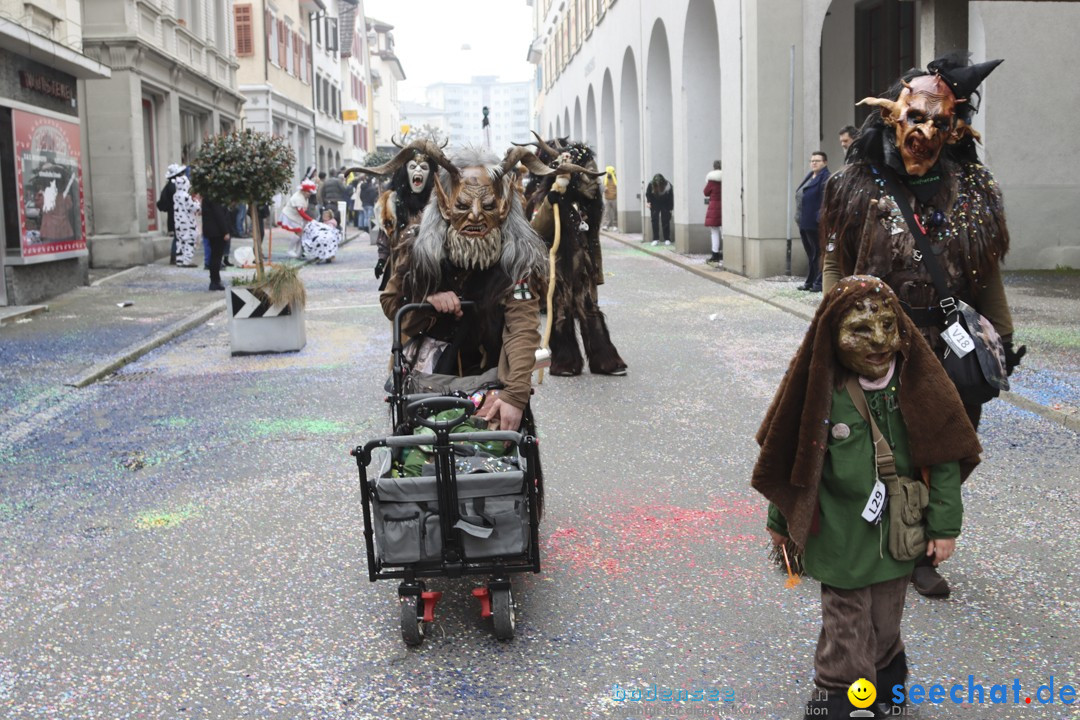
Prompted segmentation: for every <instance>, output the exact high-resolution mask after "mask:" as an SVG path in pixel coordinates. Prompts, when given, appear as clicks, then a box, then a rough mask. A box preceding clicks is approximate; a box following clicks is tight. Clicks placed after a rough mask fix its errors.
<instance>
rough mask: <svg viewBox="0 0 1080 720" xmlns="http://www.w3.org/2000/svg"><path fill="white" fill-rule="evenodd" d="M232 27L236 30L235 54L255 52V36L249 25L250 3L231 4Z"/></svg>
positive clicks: (240, 55) (242, 54) (245, 54)
mask: <svg viewBox="0 0 1080 720" xmlns="http://www.w3.org/2000/svg"><path fill="white" fill-rule="evenodd" d="M233 27H234V29H235V31H236V55H237V57H247V56H249V55H254V54H255V38H254V36H253V35H252V27H251V3H246V4H244V5H235V6H233Z"/></svg>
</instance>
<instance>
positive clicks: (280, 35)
mask: <svg viewBox="0 0 1080 720" xmlns="http://www.w3.org/2000/svg"><path fill="white" fill-rule="evenodd" d="M287 32H288V29H287V28H286V27H285V21H284V20H278V24H277V56H278V65H279V66H280V67H287V66H288V64H289V61H288V60H287V59H286V58H287V57H288V55H286V53H287V52H288V49H287V48H286V46H285V33H287Z"/></svg>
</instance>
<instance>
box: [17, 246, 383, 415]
mask: <svg viewBox="0 0 1080 720" xmlns="http://www.w3.org/2000/svg"><path fill="white" fill-rule="evenodd" d="M357 239H363V241H364V242H367V234H366V233H361V232H360V231H358V230H356V229H355V228H350V229H349V230H348V231H347V232H346V237H345V240H344V242H343V243H342V245H345V244H347V243H349V242H352V241H354V240H357ZM273 240H274V244H273V248H272V258H271V260H272V261H273V262H282V261H289V260H291V261H292V262H297V261H296V260H292V259H291V258H288V257H286V255H285V253H286V250H287V249H288V244H287V243H286V242H282V241H281V238H280V237H279V236H278V234H277V233H275V237H274V238H273ZM243 242H245V241H244V240H236V241H234V247H236V246H237V245H236V244H237V243H243ZM248 244H249V245H250V241H248ZM201 252H202V251H201V249H199V250H198V252H197V253H196V255H197V256H198V259H199V260H201ZM302 262H304V263H305V264H307V263H308V262H310V261H302ZM253 272H254V271H253V270H252V269H243V268H228V269H227V270H226V271H224V272H222V281H223V282H224V283H225V284H226V285H228V284H229V283H230V282H231V278H233V277H235V276H238V275H245V274H251V273H253ZM209 284H210V276H209V273H208V272H207V271H206V270H204V269H202V267H201V263H200V267H198V268H179V267H176V266H175V265H170V264H169V260H168V258H162V259H160V260H158V261H157V262H155V263H153V264H151V265H142V266H137V267H133V268H128V269H127V270H122V271H119V272H116V271H112V270H93V271H91V284H90V285H89V286H87V287H80V288H76V289H74V290H72V291H70V292H67V293H64V294H63V295H59V296H57V297H55V298H53V299H51V300H49V302H48V303H46V304H42V305H36V306H31V307H5V308H0V405H2V406H3V407H4V408H5V410H6V412H8V413H9V414H10V415H9V417H11V416H12V415H13V418H12V419H14V421H15V422H18V421H20V420H21V419H22V418H24V417H27V416H29V415H31V414H33V413H34V412H37V411H38V410H40V409H41V408H43V407H45V406H46V405H47V404H49V403H50V402H52V401H54V400H55V399H56V398H57V397H59V396H60V395H62V394H63V392H64V390H65V388H70V387H83V386H85V385H88V384H90V383H92V382H95V381H96V380H98V379H100V378H102V377H105V376H106V375H108V374H111V373H113V372H115V371H116V370H117V369H119V368H120V367H123V366H124V365H126V364H127V363H130V362H132V361H133V360H135V359H136V358H138V357H141V356H142V355H145V354H146V353H147V352H149V351H151V350H153V349H154V348H156V347H158V346H159V345H162V344H164V343H166V342H168V341H169V340H172V339H173V338H175V337H177V336H179V335H181V334H183V333H185V332H187V331H188V330H190V329H191V328H193V327H196V326H198V325H201V324H203V323H205V322H207V321H210V320H211V319H212V318H215V316H219V317H218V318H217V319H215V320H214V322H225V315H224V314H223V311H224V310H225V301H224V296H225V293H222V292H210V291H208V290H207V287H208V286H209Z"/></svg>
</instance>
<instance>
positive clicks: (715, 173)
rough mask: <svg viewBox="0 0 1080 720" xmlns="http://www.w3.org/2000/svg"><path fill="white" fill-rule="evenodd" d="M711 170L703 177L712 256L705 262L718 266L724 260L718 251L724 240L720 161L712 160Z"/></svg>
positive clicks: (722, 177)
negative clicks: (707, 204) (707, 205)
mask: <svg viewBox="0 0 1080 720" xmlns="http://www.w3.org/2000/svg"><path fill="white" fill-rule="evenodd" d="M712 167H713V169H712V170H710V171H709V174H708V175H706V176H705V191H704V192H705V197H706V198H708V202H709V207H708V209H707V210H706V211H705V227H707V228H709V233H710V234H711V235H712V238H711V240H712V255H710V256H709V259H708V260H706V262H707V263H709V264H710V265H719V264H720V261H721V260H723V258H724V253H723V252H722V250H721V249H720V243H721V241H722V240H723V239H724V213H723V199H722V198H721V190H722V189H723V180H724V174H723V173H722V172H721V171H720V161H719V160H713V164H712Z"/></svg>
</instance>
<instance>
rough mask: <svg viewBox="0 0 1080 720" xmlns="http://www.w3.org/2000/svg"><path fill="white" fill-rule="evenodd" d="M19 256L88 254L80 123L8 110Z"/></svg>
mask: <svg viewBox="0 0 1080 720" xmlns="http://www.w3.org/2000/svg"><path fill="white" fill-rule="evenodd" d="M11 123H12V129H13V132H14V135H15V181H16V183H15V184H16V186H17V187H18V198H19V236H20V242H21V246H22V255H23V257H35V256H39V255H50V254H54V253H66V252H71V251H73V250H86V218H85V216H84V214H83V187H82V169H81V165H80V162H81V156H82V148H81V147H80V142H79V125H78V123H73V122H65V121H63V120H56V119H53V118H51V117H45V116H44V115H38V114H36V113H30V112H25V111H22V110H12V111H11Z"/></svg>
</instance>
